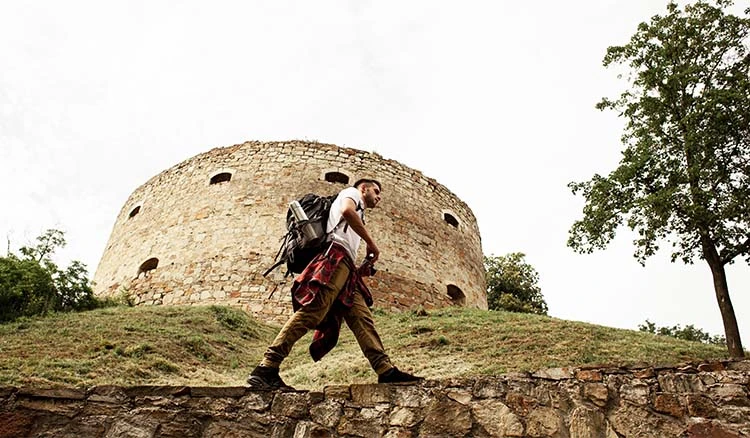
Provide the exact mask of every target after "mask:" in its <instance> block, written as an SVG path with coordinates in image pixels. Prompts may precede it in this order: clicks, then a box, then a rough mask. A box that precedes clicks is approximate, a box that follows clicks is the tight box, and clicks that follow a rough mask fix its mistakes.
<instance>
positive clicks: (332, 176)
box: [325, 172, 349, 185]
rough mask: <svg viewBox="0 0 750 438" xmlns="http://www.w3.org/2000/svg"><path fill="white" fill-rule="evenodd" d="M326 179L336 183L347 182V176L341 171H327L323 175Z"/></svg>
mask: <svg viewBox="0 0 750 438" xmlns="http://www.w3.org/2000/svg"><path fill="white" fill-rule="evenodd" d="M325 179H326V181H328V182H332V183H337V184H344V185H346V184H349V177H348V176H346V175H345V174H343V173H341V172H328V173H326V177H325Z"/></svg>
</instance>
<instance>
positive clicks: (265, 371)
mask: <svg viewBox="0 0 750 438" xmlns="http://www.w3.org/2000/svg"><path fill="white" fill-rule="evenodd" d="M247 383H248V385H250V389H255V390H258V391H276V390H281V391H294V390H295V389H294V388H292V387H291V386H289V385H287V384H286V383H284V381H283V380H281V377H279V369H278V368H271V367H264V366H262V365H258V366H257V367H255V369H254V370H253V372H252V373H250V377H248V378H247Z"/></svg>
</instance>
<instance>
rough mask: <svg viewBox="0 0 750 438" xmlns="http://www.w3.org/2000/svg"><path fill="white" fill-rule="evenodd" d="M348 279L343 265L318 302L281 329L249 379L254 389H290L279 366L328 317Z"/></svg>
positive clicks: (323, 288) (306, 307)
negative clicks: (280, 374) (294, 347)
mask: <svg viewBox="0 0 750 438" xmlns="http://www.w3.org/2000/svg"><path fill="white" fill-rule="evenodd" d="M348 275H349V268H347V267H346V265H344V264H343V263H342V264H341V265H340V266H339V267H338V268H337V270H336V272H335V273H334V275H333V279H332V281H331V283H330V284H328V285H326V286H325V287H321V290H320V291H319V292H318V294H317V295H316V296H315V299H314V300H313V301H312V302H310V303H309V304H307V305H306V306H303V307H301V308H300V309H299V310H297V311H296V312H294V314H292V316H291V317H290V318H289V319H288V320H287V322H286V323H285V324H284V327H282V329H281V331H280V332H279V334H278V335H276V339H274V341H273V342H272V343H271V345H269V346H268V348H267V349H266V352H265V353H264V354H263V360H262V361H261V363H260V365H258V366H257V367H256V368H255V369H254V370H253V372H252V373H251V374H250V377H249V378H248V380H247V381H248V383H249V384H250V387H251V388H256V389H278V388H282V389H291V388H290V387H289V386H287V385H286V384H285V383H284V382H283V381H282V380H281V377H279V366H280V365H281V362H282V361H283V360H284V359H286V357H287V356H288V355H289V352H290V351H291V350H292V347H293V346H294V344H295V343H296V342H297V341H298V340H299V339H300V338H301V337H302V336H304V335H305V333H307V331H308V330H312V329H314V328H315V327H316V326H317V325H318V324H319V323H320V321H322V320H323V318H324V317H325V316H326V314H327V313H328V311H329V310H330V308H331V306H332V305H333V303H334V302H335V301H336V297H337V296H338V294H339V291H340V290H341V287H342V286H343V284H344V283H345V281H346V278H347V277H348Z"/></svg>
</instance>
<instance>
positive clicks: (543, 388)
mask: <svg viewBox="0 0 750 438" xmlns="http://www.w3.org/2000/svg"><path fill="white" fill-rule="evenodd" d="M748 364H750V360H748V361H740V362H737V361H735V362H722V363H718V364H717V363H712V364H705V365H706V366H699V367H698V368H697V370H698V371H695V370H694V369H686V368H683V369H680V368H678V367H675V368H672V369H669V368H660V369H659V378H657V377H656V376H653V377H650V378H644V377H643V375H644V374H643V373H642V370H641V369H609V371H608V369H606V368H603V369H600V370H596V371H597V372H599V373H600V374H599V375H600V377H601V380H602V382H601V383H599V382H591V381H590V377H591V375H590V374H588V373H579V371H581V370H580V369H571V371H572V373H573V374H572V376H580V377H583V379H581V378H580V377H570V378H568V377H566V378H564V379H550V376H554V375H556V373H557V371H555V370H544V371H540V372H538V373H533V375H530V376H527V375H519V374H515V375H505V376H497V377H492V378H487V377H483V378H462V379H445V380H441V381H426V382H422V383H419V384H415V385H352V386H351V387H348V386H337V387H329V388H326V389H325V390H324V391H323V392H306V391H298V392H254V391H250V390H248V389H246V388H239V387H227V388H206V387H195V388H189V387H174V388H171V387H137V388H118V387H113V386H100V387H95V388H92V389H90V390H89V391H76V390H71V391H66V390H55V391H45V390H35V389H33V388H31V389H29V388H24V389H23V390H18V389H17V388H0V438H2V437H52V436H55V437H58V436H59V437H76V438H79V437H87V438H89V437H90V438H98V437H107V438H125V437H141V436H143V437H162V438H172V437H174V438H177V437H180V438H184V437H195V438H209V437H211V438H230V437H300V438H304V437H383V436H386V437H418V436H419V437H422V436H426V437H453V436H461V437H463V436H468V437H568V438H599V437H601V438H615V437H617V438H628V437H660V438H669V437H680V438H684V437H694V438H718V437H727V438H729V437H733V438H738V437H747V436H750V408H747V406H748V403H747V397H748V396H747V391H746V389H747V388H746V387H742V384H739V383H736V382H743V381H747V378H748V377H749V376H750V371H748V369H749V368H748V367H747V366H746V365H748ZM701 365H704V364H701ZM725 369H734V370H742V371H736V372H733V374H732V375H731V379H728V378H727V376H726V375H723V376H722V375H720V374H719V373H722V372H724V371H723V370H725ZM589 370H590V369H589ZM566 376H567V374H566ZM688 376H691V377H695V378H698V379H700V380H701V381H711V382H719V383H714V384H712V386H711V387H710V388H701V387H700V386H697V385H694V384H692V383H691V384H684V383H685V382H693V380H692V379H688ZM597 378H598V377H597ZM686 379H687V380H686ZM722 380H725V381H726V380H728V382H727V383H721V381H722ZM675 382H681V383H680V384H675ZM745 385H747V384H746V383H745ZM586 388H588V390H587V389H586ZM592 388H599V389H603V390H604V391H605V392H602V393H601V394H599V393H598V392H597V391H599V389H592ZM643 388H649V391H650V393H649V395H648V396H645V394H646V393H645V392H643V391H642V389H643ZM606 391H609V396H606ZM671 391H676V392H671ZM592 394H597V396H596V397H594V398H593V401H596V403H592V398H591V395H592ZM626 395H627V396H626ZM652 396H653V397H652Z"/></svg>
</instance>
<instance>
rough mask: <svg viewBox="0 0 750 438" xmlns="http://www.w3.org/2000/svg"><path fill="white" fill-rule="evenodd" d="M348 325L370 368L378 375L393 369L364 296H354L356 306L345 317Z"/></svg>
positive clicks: (357, 294)
mask: <svg viewBox="0 0 750 438" xmlns="http://www.w3.org/2000/svg"><path fill="white" fill-rule="evenodd" d="M344 320H345V321H346V325H347V326H349V329H351V331H352V333H354V337H355V338H356V339H357V343H359V348H360V349H361V350H362V353H363V354H364V355H365V357H366V358H367V360H368V361H369V362H370V366H372V369H373V370H375V372H376V373H378V374H383V373H385V372H386V371H388V370H390V369H391V368H393V365H392V364H391V359H390V358H389V357H388V355H387V354H386V353H385V348H384V347H383V341H381V340H380V336H379V335H378V332H377V330H375V321H374V320H373V318H372V312H370V308H369V307H367V304H366V303H365V299H364V298H362V294H361V293H359V292H357V293H355V294H354V304H353V305H352V307H351V309H349V311H348V312H347V313H346V315H345V316H344Z"/></svg>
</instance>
